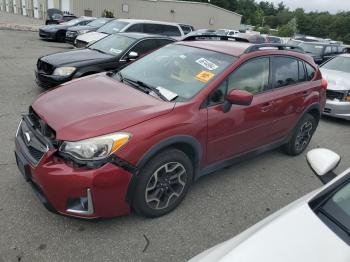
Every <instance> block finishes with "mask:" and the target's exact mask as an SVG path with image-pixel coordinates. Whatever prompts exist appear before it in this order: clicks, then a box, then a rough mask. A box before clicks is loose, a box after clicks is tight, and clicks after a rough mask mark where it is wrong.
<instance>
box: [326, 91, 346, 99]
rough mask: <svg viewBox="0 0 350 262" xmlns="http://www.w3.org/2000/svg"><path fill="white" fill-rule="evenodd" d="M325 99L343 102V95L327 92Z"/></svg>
mask: <svg viewBox="0 0 350 262" xmlns="http://www.w3.org/2000/svg"><path fill="white" fill-rule="evenodd" d="M326 97H327V99H330V100H334V99H338V100H343V99H344V97H345V93H343V92H340V91H334V90H327V91H326Z"/></svg>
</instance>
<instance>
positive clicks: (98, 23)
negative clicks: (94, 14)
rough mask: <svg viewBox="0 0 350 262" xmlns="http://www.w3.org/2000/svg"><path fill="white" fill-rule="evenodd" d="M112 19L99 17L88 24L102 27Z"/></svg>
mask: <svg viewBox="0 0 350 262" xmlns="http://www.w3.org/2000/svg"><path fill="white" fill-rule="evenodd" d="M109 20H110V19H108V18H99V19H96V20H94V21H92V22H90V23H88V24H87V25H88V26H93V27H100V26H103V25H104V24H105V23H107V22H108V21H109Z"/></svg>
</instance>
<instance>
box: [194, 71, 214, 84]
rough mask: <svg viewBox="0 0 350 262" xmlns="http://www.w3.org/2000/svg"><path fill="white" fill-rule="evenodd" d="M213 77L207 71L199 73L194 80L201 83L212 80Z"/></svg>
mask: <svg viewBox="0 0 350 262" xmlns="http://www.w3.org/2000/svg"><path fill="white" fill-rule="evenodd" d="M214 76H215V75H214V74H213V73H211V72H209V71H205V70H203V71H201V72H200V73H199V74H197V75H196V76H195V78H196V79H197V80H199V81H201V82H204V83H206V82H208V81H209V80H210V79H212V78H213V77H214Z"/></svg>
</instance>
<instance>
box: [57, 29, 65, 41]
mask: <svg viewBox="0 0 350 262" xmlns="http://www.w3.org/2000/svg"><path fill="white" fill-rule="evenodd" d="M56 38H57V41H58V42H64V40H65V39H66V33H65V32H64V31H63V32H62V31H58V32H57V37H56Z"/></svg>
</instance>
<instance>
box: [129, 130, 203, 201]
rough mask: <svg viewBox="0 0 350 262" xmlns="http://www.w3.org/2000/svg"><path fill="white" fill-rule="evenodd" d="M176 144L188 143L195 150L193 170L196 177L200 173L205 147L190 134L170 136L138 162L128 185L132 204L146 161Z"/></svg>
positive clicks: (149, 150)
mask: <svg viewBox="0 0 350 262" xmlns="http://www.w3.org/2000/svg"><path fill="white" fill-rule="evenodd" d="M176 144H186V145H188V146H190V147H191V148H192V150H193V152H194V159H193V172H194V176H193V177H194V179H195V177H196V176H197V174H198V173H199V168H200V161H201V159H202V155H203V149H202V145H201V144H200V143H199V141H198V140H197V139H196V138H194V137H193V136H189V135H176V136H172V137H169V138H166V139H164V140H162V141H160V142H158V143H157V144H155V145H153V146H152V147H151V148H150V149H148V150H147V151H146V152H145V153H144V154H143V155H142V157H141V158H140V159H139V161H138V162H137V164H136V171H135V172H134V173H133V176H132V178H131V181H130V183H129V186H128V191H127V194H126V201H127V202H128V203H130V204H131V202H132V198H133V195H134V190H135V187H136V183H137V178H138V176H139V173H140V170H141V169H142V167H144V166H145V165H146V163H147V162H148V161H149V160H151V158H152V157H154V156H155V155H156V154H157V153H159V152H161V151H162V150H164V149H166V148H168V147H171V146H172V145H176Z"/></svg>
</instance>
